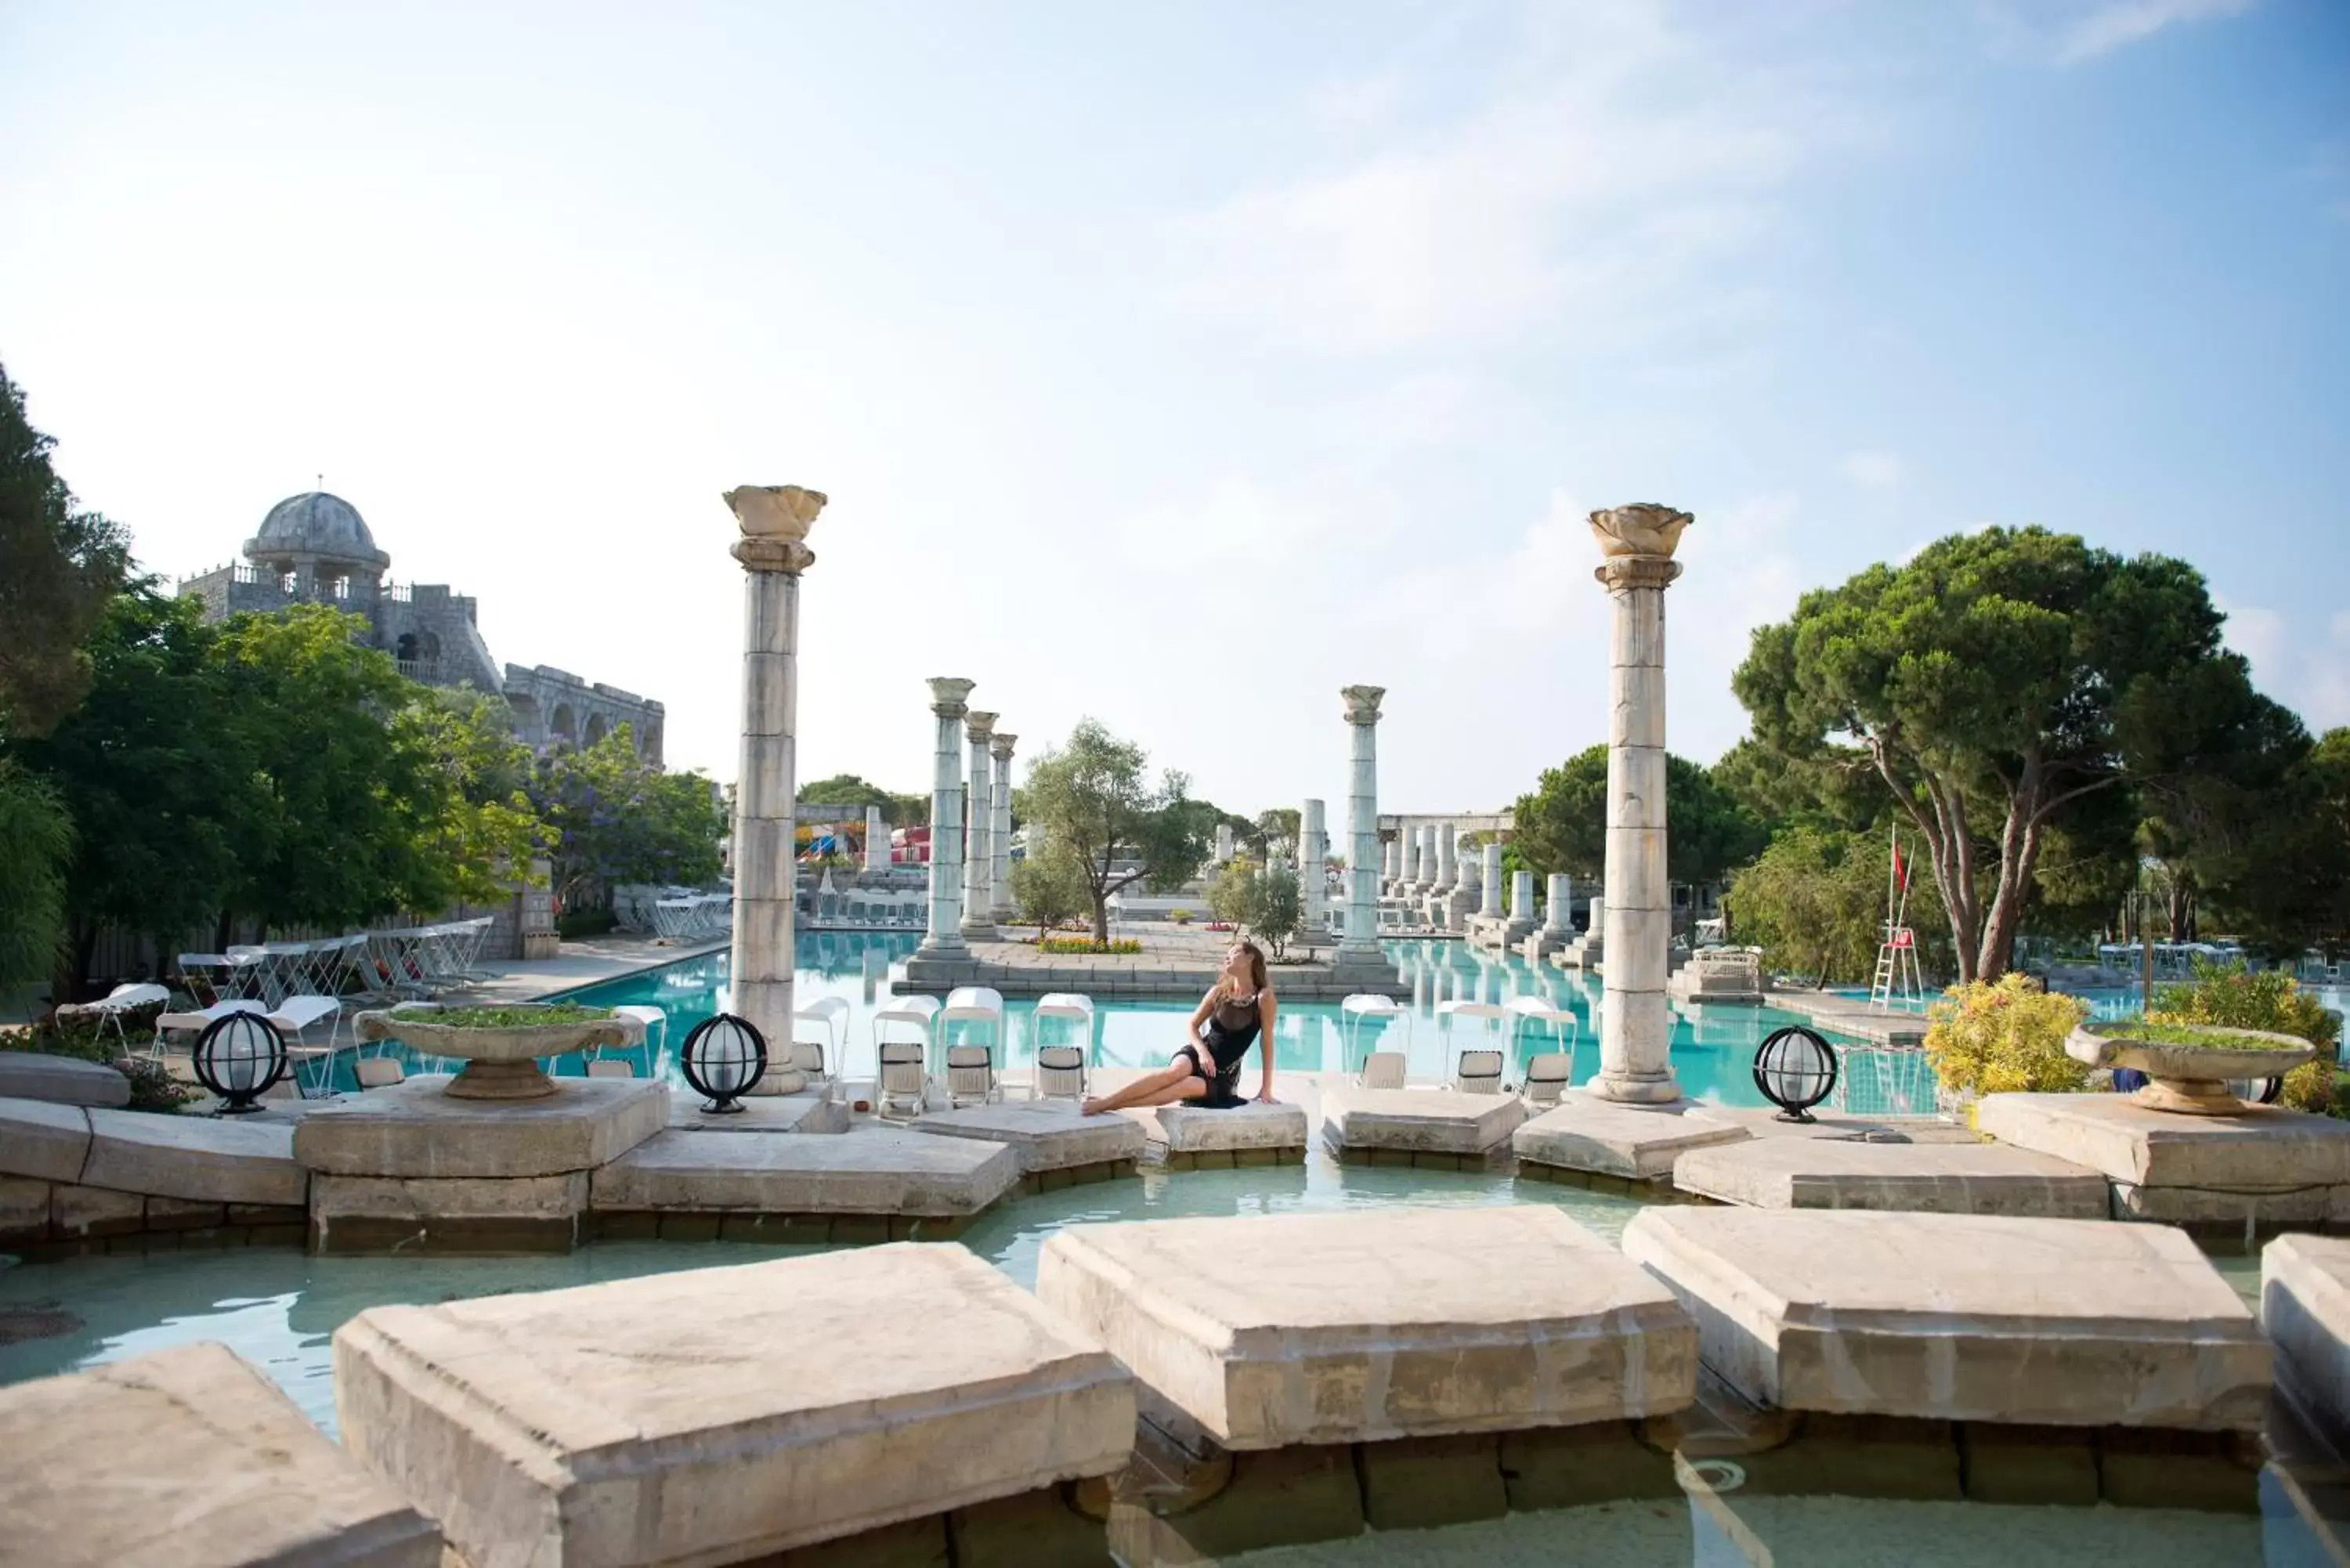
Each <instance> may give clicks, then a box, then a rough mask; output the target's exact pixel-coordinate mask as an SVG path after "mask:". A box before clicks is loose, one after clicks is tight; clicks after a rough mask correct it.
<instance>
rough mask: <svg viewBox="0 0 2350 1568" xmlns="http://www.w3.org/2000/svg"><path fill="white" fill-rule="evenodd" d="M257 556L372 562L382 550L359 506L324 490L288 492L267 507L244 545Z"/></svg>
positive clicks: (380, 555) (380, 554)
mask: <svg viewBox="0 0 2350 1568" xmlns="http://www.w3.org/2000/svg"><path fill="white" fill-rule="evenodd" d="M246 550H247V552H248V553H249V554H251V555H253V556H256V557H259V556H272V555H281V554H282V555H308V556H328V557H329V558H330V559H334V560H338V561H370V562H372V561H375V560H377V559H379V558H387V559H388V557H383V552H381V551H380V550H378V549H377V548H376V546H375V535H372V534H369V532H368V525H367V524H366V523H365V522H364V521H363V520H362V519H361V518H360V516H359V508H358V507H356V506H354V505H352V504H350V503H349V502H348V501H346V500H344V499H343V498H342V497H341V496H339V495H329V494H328V493H327V492H325V491H323V490H313V491H310V492H309V493H307V494H302V495H290V496H288V497H286V499H285V500H283V501H281V502H279V503H278V504H276V505H275V506H273V507H271V508H270V509H269V515H268V516H266V517H265V518H263V519H262V520H261V532H260V533H258V534H256V535H254V538H253V543H252V544H251V545H247V546H246Z"/></svg>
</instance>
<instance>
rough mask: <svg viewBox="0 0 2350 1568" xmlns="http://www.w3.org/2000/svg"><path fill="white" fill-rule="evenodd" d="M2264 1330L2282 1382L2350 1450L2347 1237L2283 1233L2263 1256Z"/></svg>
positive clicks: (2349, 1256)
mask: <svg viewBox="0 0 2350 1568" xmlns="http://www.w3.org/2000/svg"><path fill="white" fill-rule="evenodd" d="M2261 1326H2262V1328H2263V1329H2264V1330H2266V1331H2267V1334H2268V1336H2269V1339H2270V1340H2271V1342H2272V1343H2273V1344H2274V1345H2276V1349H2277V1382H2278V1384H2279V1385H2280V1386H2282V1388H2283V1389H2284V1391H2285V1393H2286V1395H2287V1396H2288V1397H2291V1398H2292V1400H2293V1403H2294V1404H2295V1405H2297V1406H2298V1407H2301V1408H2302V1409H2303V1410H2304V1411H2306V1412H2308V1414H2309V1416H2310V1417H2311V1419H2312V1420H2313V1421H2314V1422H2315V1424H2316V1425H2317V1427H2318V1428H2319V1429H2320V1430H2322V1431H2324V1432H2325V1433H2326V1434H2327V1435H2328V1436H2330V1437H2332V1438H2334V1440H2335V1441H2336V1442H2337V1443H2338V1444H2341V1445H2342V1447H2343V1449H2344V1451H2345V1452H2350V1238H2344V1237H2340V1236H2280V1237H2278V1238H2277V1239H2276V1240H2275V1241H2271V1242H2270V1243H2269V1244H2268V1246H2267V1248H2266V1249H2264V1250H2263V1251H2262V1253H2261Z"/></svg>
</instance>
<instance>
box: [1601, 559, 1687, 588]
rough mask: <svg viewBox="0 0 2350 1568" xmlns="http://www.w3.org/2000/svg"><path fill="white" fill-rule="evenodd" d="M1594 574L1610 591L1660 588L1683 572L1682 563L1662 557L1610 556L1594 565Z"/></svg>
mask: <svg viewBox="0 0 2350 1568" xmlns="http://www.w3.org/2000/svg"><path fill="white" fill-rule="evenodd" d="M1591 575H1592V576H1595V577H1596V578H1598V579H1599V581H1600V582H1601V583H1602V584H1604V585H1606V587H1607V591H1608V592H1609V593H1611V594H1620V593H1623V592H1625V591H1626V590H1627V589H1629V588H1661V587H1668V586H1669V585H1670V584H1671V582H1672V580H1673V579H1674V578H1675V577H1678V576H1680V575H1681V564H1680V563H1679V561H1674V560H1668V559H1667V558H1666V557H1664V556H1609V557H1608V558H1607V560H1605V561H1603V562H1601V563H1600V564H1599V565H1598V566H1595V567H1593V568H1592V572H1591Z"/></svg>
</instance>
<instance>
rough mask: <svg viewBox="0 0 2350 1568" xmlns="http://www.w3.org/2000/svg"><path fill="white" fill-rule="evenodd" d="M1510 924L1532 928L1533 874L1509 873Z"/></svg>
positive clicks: (1526, 872)
mask: <svg viewBox="0 0 2350 1568" xmlns="http://www.w3.org/2000/svg"><path fill="white" fill-rule="evenodd" d="M1510 923H1511V924H1512V925H1524V926H1527V927H1532V926H1533V925H1534V923H1535V922H1534V873H1533V872H1531V871H1513V872H1511V873H1510Z"/></svg>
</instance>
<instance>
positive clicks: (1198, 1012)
mask: <svg viewBox="0 0 2350 1568" xmlns="http://www.w3.org/2000/svg"><path fill="white" fill-rule="evenodd" d="M1219 989H1221V987H1220V986H1218V985H1211V986H1210V987H1209V988H1208V994H1207V995H1205V996H1203V997H1201V998H1200V1005H1199V1006H1197V1007H1195V1008H1193V1009H1191V1027H1189V1028H1188V1029H1186V1030H1184V1031H1183V1044H1186V1045H1197V1044H1199V1043H1200V1025H1201V1024H1202V1023H1206V1022H1207V1021H1208V1014H1209V1013H1211V1012H1214V1011H1215V1010H1216V992H1217V991H1218V990H1219Z"/></svg>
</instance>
